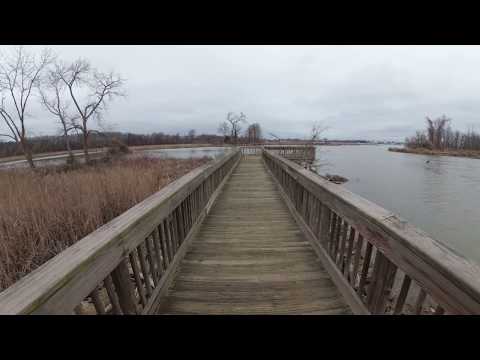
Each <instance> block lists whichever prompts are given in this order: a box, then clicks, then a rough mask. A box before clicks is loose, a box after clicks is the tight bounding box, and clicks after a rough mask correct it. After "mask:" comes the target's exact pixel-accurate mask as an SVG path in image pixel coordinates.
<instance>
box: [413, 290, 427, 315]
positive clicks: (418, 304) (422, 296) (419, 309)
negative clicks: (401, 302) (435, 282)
mask: <svg viewBox="0 0 480 360" xmlns="http://www.w3.org/2000/svg"><path fill="white" fill-rule="evenodd" d="M426 297H427V293H426V292H425V290H423V289H420V293H419V294H418V297H417V301H416V303H415V315H419V314H420V313H421V312H422V307H423V303H424V302H425V298H426Z"/></svg>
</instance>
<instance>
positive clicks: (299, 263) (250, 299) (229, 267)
mask: <svg viewBox="0 0 480 360" xmlns="http://www.w3.org/2000/svg"><path fill="white" fill-rule="evenodd" d="M157 312H158V313H160V314H308V313H312V314H344V313H349V312H350V309H349V308H348V306H347V305H346V303H345V302H344V300H343V299H342V297H341V295H340V293H339V292H338V290H337V288H336V287H335V285H334V284H333V282H332V280H331V279H330V276H329V275H328V273H327V272H326V271H325V269H324V268H323V266H322V265H321V263H320V261H319V259H318V257H317V256H316V254H315V252H314V250H313V248H312V247H311V245H310V243H309V242H308V241H307V240H306V239H305V237H304V236H303V234H302V232H301V230H300V229H299V228H298V226H297V224H296V223H295V221H294V220H293V218H292V216H291V215H290V212H289V210H288V208H287V206H286V205H285V203H284V202H283V201H282V199H281V197H280V194H279V192H278V190H277V188H276V186H275V184H274V182H273V179H272V178H271V176H270V175H268V173H267V171H266V169H265V165H264V164H263V162H262V160H261V157H260V156H251V157H248V158H246V159H245V160H243V161H242V162H241V163H240V164H239V165H238V167H237V169H236V170H235V171H234V172H233V174H232V176H231V178H230V180H229V182H228V183H227V184H226V186H225V188H224V190H223V192H222V193H221V194H220V196H219V198H218V200H217V202H216V203H215V205H214V206H213V208H212V211H211V213H210V214H209V215H208V216H207V218H206V219H205V222H204V223H203V225H202V227H201V228H200V230H199V232H198V234H197V235H196V236H195V237H194V239H193V240H192V243H191V245H190V246H189V249H188V251H187V253H186V256H185V258H184V260H182V262H181V264H180V268H179V271H178V273H177V275H176V277H175V279H174V284H173V287H172V288H171V290H170V291H169V293H168V296H166V297H165V299H163V300H161V305H160V308H159V309H158V310H157Z"/></svg>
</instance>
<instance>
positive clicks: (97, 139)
mask: <svg viewBox="0 0 480 360" xmlns="http://www.w3.org/2000/svg"><path fill="white" fill-rule="evenodd" d="M68 137H69V140H70V145H71V147H72V150H80V149H83V142H82V141H83V140H82V136H81V135H76V134H71V135H68ZM113 140H115V141H120V142H121V143H123V144H125V145H127V146H141V145H164V144H223V141H224V137H223V136H218V135H208V134H207V135H205V134H202V135H195V133H194V132H193V131H190V132H189V134H187V135H180V134H174V135H172V134H164V133H161V132H159V133H152V134H132V133H122V132H105V133H92V134H91V135H90V137H89V139H88V142H89V146H90V147H92V148H99V147H106V146H110V144H111V143H112V141H113ZM29 142H30V144H31V147H32V152H33V153H35V154H38V153H45V152H54V151H65V150H66V145H65V143H66V142H65V137H64V136H54V135H51V136H36V137H32V138H30V139H29ZM22 153H23V152H22V149H21V148H20V147H19V146H18V144H17V143H15V142H13V141H10V142H0V157H7V156H15V155H21V154H22Z"/></svg>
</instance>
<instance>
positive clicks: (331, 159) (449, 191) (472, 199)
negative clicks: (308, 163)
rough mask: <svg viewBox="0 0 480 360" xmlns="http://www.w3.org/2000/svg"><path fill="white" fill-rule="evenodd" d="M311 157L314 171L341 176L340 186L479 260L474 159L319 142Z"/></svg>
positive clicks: (479, 192)
mask: <svg viewBox="0 0 480 360" xmlns="http://www.w3.org/2000/svg"><path fill="white" fill-rule="evenodd" d="M316 156H317V164H316V165H317V172H318V173H320V174H322V175H324V174H326V173H330V174H337V175H342V176H345V177H346V178H348V179H349V181H348V182H347V183H345V184H343V185H342V186H345V187H346V188H347V189H349V190H351V191H352V192H354V193H356V194H359V195H361V196H363V197H364V198H366V199H368V200H370V201H372V202H375V203H377V204H378V205H380V206H383V207H384V208H386V209H388V210H390V211H393V212H394V213H396V214H398V215H400V216H401V217H403V218H404V219H406V220H408V221H410V222H411V223H412V224H414V225H416V226H417V227H419V228H420V229H421V230H423V231H425V232H427V233H428V234H430V235H431V236H432V237H433V238H435V239H437V240H439V241H441V242H444V243H445V244H447V245H448V246H449V247H451V248H453V249H455V250H456V251H457V252H459V253H460V254H462V255H464V256H465V257H467V258H470V259H472V260H474V261H476V262H477V263H480V160H478V159H468V158H459V157H446V156H427V155H413V154H402V153H395V152H390V151H388V146H383V145H377V146H375V145H346V146H322V147H318V148H317V154H316ZM427 161H428V162H427ZM319 165H320V166H319Z"/></svg>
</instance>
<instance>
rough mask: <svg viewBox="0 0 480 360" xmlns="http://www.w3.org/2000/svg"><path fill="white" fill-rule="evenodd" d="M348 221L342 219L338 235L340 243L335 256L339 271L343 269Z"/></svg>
mask: <svg viewBox="0 0 480 360" xmlns="http://www.w3.org/2000/svg"><path fill="white" fill-rule="evenodd" d="M348 226H349V225H348V222H347V221H344V222H343V229H342V231H341V235H340V240H339V241H340V244H339V247H338V248H339V250H338V254H337V255H336V256H337V267H338V268H339V269H340V271H343V266H344V263H345V254H344V253H345V245H346V242H347V234H348Z"/></svg>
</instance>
